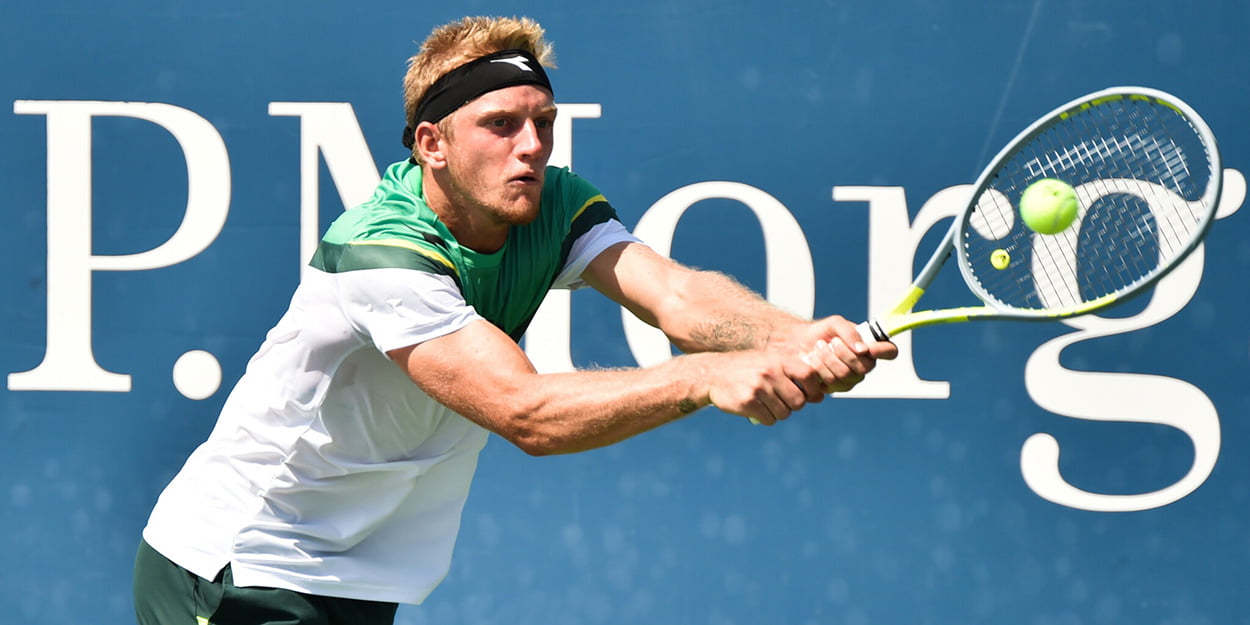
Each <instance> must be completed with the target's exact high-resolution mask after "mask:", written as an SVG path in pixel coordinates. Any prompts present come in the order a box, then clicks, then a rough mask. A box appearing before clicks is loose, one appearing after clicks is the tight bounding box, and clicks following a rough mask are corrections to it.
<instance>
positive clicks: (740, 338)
mask: <svg viewBox="0 0 1250 625" xmlns="http://www.w3.org/2000/svg"><path fill="white" fill-rule="evenodd" d="M551 64H552V57H551V46H550V44H548V43H547V42H546V41H545V40H544V35H543V30H542V28H541V27H540V26H539V25H538V24H536V23H534V22H533V21H530V20H528V19H496V18H466V19H463V20H460V21H457V22H454V23H451V24H448V25H446V26H443V27H440V28H438V29H436V30H435V31H434V32H433V33H432V34H431V36H430V37H429V38H428V39H427V40H426V41H425V42H424V43H423V44H422V46H421V49H420V51H419V53H418V54H417V55H416V56H415V57H413V58H412V59H411V60H410V65H409V70H408V73H407V75H406V77H405V80H404V91H405V101H406V109H407V117H408V120H407V121H408V125H407V127H406V128H405V131H404V144H405V145H406V146H407V147H409V148H410V149H411V157H410V158H409V159H407V160H405V161H402V162H399V163H396V164H394V165H391V166H390V167H389V168H388V169H387V170H386V173H385V176H384V177H383V180H382V182H381V183H380V184H379V185H378V187H377V189H376V191H375V192H374V194H373V197H372V198H371V199H370V200H369V201H367V202H365V203H364V204H363V205H361V206H358V207H355V208H352V209H350V210H348V211H345V212H344V213H343V215H342V216H341V217H339V219H338V220H337V221H335V222H334V224H333V225H332V226H331V227H330V228H329V231H328V232H327V233H326V235H325V237H324V239H323V240H322V241H321V243H320V246H319V248H318V249H317V252H316V255H315V257H314V258H313V260H312V267H313V271H310V272H308V275H307V276H306V277H305V278H304V279H303V281H302V282H301V283H300V285H299V287H298V289H297V290H296V291H295V294H294V295H293V296H292V300H291V304H290V308H289V310H288V311H287V312H286V314H285V315H284V316H283V317H282V318H281V319H280V320H279V321H278V323H277V325H276V326H275V327H274V328H273V329H272V330H271V331H270V332H269V334H268V336H267V337H266V338H265V341H264V344H263V345H262V346H261V347H260V350H259V351H258V352H257V353H256V355H255V356H253V358H252V359H251V361H250V362H249V363H248V365H247V370H246V372H245V373H244V375H243V377H242V378H241V379H240V380H239V382H238V385H237V386H236V387H235V388H234V390H233V391H232V392H231V394H230V396H229V398H228V399H227V400H226V402H225V405H224V406H223V408H222V411H221V415H220V418H219V420H218V422H217V425H216V427H215V428H214V429H213V431H212V433H211V435H210V436H209V438H208V440H207V441H206V442H205V443H203V444H202V445H201V446H200V447H199V448H197V449H196V450H195V451H194V452H193V453H192V454H191V456H190V458H189V459H188V460H187V462H186V464H185V466H184V467H183V468H182V470H181V471H180V472H179V473H178V474H177V475H176V476H175V477H174V479H173V481H172V482H171V483H170V484H169V486H168V487H167V488H166V489H165V491H164V492H163V493H162V494H161V496H160V499H159V501H158V502H157V504H156V507H155V509H154V510H153V512H152V514H151V518H150V519H149V522H148V524H147V526H146V528H145V529H144V531H143V540H142V541H141V543H140V547H139V552H138V555H137V559H136V565H135V581H134V590H135V605H136V611H137V615H138V621H139V623H141V624H143V625H177V624H183V623H185V624H187V625H191V624H197V623H198V624H199V625H204V624H205V623H214V624H216V625H242V624H259V623H317V624H321V625H373V624H381V623H388V624H389V623H393V622H394V617H395V612H396V609H397V605H398V604H399V603H421V602H422V601H423V600H424V599H425V598H426V597H427V596H428V595H429V594H430V592H431V591H433V590H434V588H435V586H437V585H438V584H439V583H440V582H441V581H442V579H443V578H444V577H445V576H446V574H447V572H448V569H449V567H450V561H451V554H452V546H453V543H454V542H455V539H456V534H457V531H458V529H459V526H460V516H461V510H462V508H463V506H464V503H465V499H466V497H467V496H468V492H469V483H470V481H471V480H472V477H473V473H474V469H475V467H476V464H477V458H478V452H479V451H480V450H481V449H482V447H483V445H485V443H486V439H487V436H488V433H490V432H494V433H495V434H497V435H499V436H501V437H503V438H504V439H506V440H508V441H510V442H511V443H513V444H515V445H516V446H518V447H520V448H521V449H523V450H525V451H526V452H528V453H530V454H533V455H545V454H558V453H569V452H577V451H582V450H587V449H593V448H596V447H602V446H604V445H610V444H612V443H616V442H618V441H621V440H623V439H626V438H629V437H631V436H634V435H636V434H639V433H641V432H645V431H647V430H650V429H652V428H655V427H658V426H661V425H664V424H666V423H669V422H672V421H675V420H677V419H680V418H682V417H685V416H687V415H689V414H690V413H692V412H694V411H696V410H698V409H699V408H701V407H704V406H708V405H713V404H714V405H715V406H717V407H718V408H719V409H720V410H722V411H725V412H728V413H733V414H737V415H742V416H744V417H751V418H754V419H756V420H758V421H759V422H760V423H763V424H765V425H772V424H774V423H776V422H777V421H779V420H782V419H785V418H787V417H788V416H789V415H790V414H791V413H792V412H794V411H795V410H798V409H800V408H802V407H803V406H804V405H805V404H807V403H809V402H818V401H821V399H823V398H824V396H825V393H826V392H833V391H843V390H847V389H850V388H851V387H853V386H854V385H855V384H856V383H858V382H859V381H860V380H862V379H863V377H864V375H865V374H867V373H868V372H869V371H870V370H871V369H872V368H873V366H874V365H875V363H876V360H877V359H878V358H893V357H894V356H895V355H896V349H895V348H894V346H893V345H892V344H890V343H876V344H872V345H871V346H866V345H864V343H863V341H862V340H861V339H860V337H859V335H858V334H857V333H856V332H855V329H854V324H852V323H850V322H849V321H847V320H845V319H842V318H841V317H830V318H826V319H821V320H817V321H811V320H804V319H799V318H796V317H793V316H791V315H789V314H787V313H784V312H782V311H780V310H778V309H776V308H774V307H772V306H770V305H769V304H767V303H766V302H765V301H764V300H763V299H761V298H760V297H759V296H757V295H756V294H754V293H752V292H750V291H748V290H746V289H745V288H743V287H741V286H739V285H738V284H737V283H735V282H734V281H733V280H731V279H729V278H728V277H726V276H723V275H720V274H717V273H712V272H704V271H695V270H692V269H689V268H686V267H683V266H681V265H679V264H677V263H675V262H673V261H671V260H669V259H667V258H664V257H662V256H660V255H658V254H656V253H655V252H653V251H652V250H651V249H649V248H648V247H647V246H646V245H644V244H642V243H641V242H639V241H638V240H637V239H636V238H634V237H633V236H632V235H631V234H630V233H629V232H628V231H627V230H626V229H625V228H624V227H623V226H622V224H621V223H620V222H619V221H617V218H616V214H615V211H614V210H613V208H612V206H611V205H610V204H609V203H608V202H607V200H605V199H604V197H603V195H602V194H600V192H599V191H598V190H597V189H596V188H595V187H594V186H592V185H591V184H590V183H588V182H587V181H585V180H583V179H581V178H579V177H577V176H576V175H574V174H572V173H571V172H569V171H568V170H567V169H557V168H552V167H547V160H548V158H549V157H550V155H551V150H552V143H553V141H552V127H553V125H554V121H555V119H556V114H557V112H556V105H555V101H554V96H553V91H552V86H551V83H550V81H549V78H548V76H547V73H546V70H545V68H544V66H551ZM584 285H589V286H591V287H594V288H595V289H597V290H598V291H600V292H602V293H604V294H605V295H607V296H608V297H610V298H612V299H613V300H615V301H617V302H619V303H620V304H622V305H624V306H626V307H628V308H629V309H630V310H631V311H633V312H634V313H635V314H637V315H638V316H639V317H640V318H642V319H644V320H645V321H647V322H648V323H651V324H653V325H655V326H657V327H659V328H660V329H661V330H663V331H664V332H665V333H666V334H667V335H668V336H669V337H670V339H671V340H672V341H673V343H674V344H676V345H677V346H678V347H680V348H681V349H682V350H684V351H685V352H687V355H682V356H679V357H677V358H674V359H672V360H671V361H669V362H666V363H664V364H662V365H658V366H655V367H651V368H638V369H624V370H612V371H578V372H573V373H559V374H550V375H540V374H538V373H537V372H536V371H535V370H534V368H533V366H532V365H531V364H530V362H529V361H528V360H527V358H526V357H525V354H524V352H523V351H522V350H521V349H520V348H519V347H518V345H517V341H518V340H519V339H520V338H521V335H522V334H523V333H524V332H525V328H526V325H527V324H528V322H529V321H530V319H531V317H532V316H533V315H534V313H535V311H536V310H537V309H538V306H539V304H540V303H541V302H542V300H543V297H544V295H545V294H546V293H547V291H548V290H550V289H553V288H555V289H572V288H577V287H580V286H584Z"/></svg>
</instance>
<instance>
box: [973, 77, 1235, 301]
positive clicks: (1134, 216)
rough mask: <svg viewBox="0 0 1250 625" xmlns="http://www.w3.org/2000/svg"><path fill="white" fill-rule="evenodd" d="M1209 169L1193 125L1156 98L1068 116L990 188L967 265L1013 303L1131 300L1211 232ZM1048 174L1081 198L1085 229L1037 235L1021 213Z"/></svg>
mask: <svg viewBox="0 0 1250 625" xmlns="http://www.w3.org/2000/svg"><path fill="white" fill-rule="evenodd" d="M1209 163H1210V158H1209V155H1208V154H1207V146H1206V145H1205V144H1204V143H1203V141H1202V138H1201V136H1200V134H1199V133H1198V132H1197V131H1196V130H1195V129H1194V128H1193V126H1192V125H1191V124H1190V123H1189V121H1188V120H1187V119H1186V118H1185V117H1184V116H1183V115H1181V114H1180V113H1179V112H1178V111H1177V110H1175V109H1173V108H1171V107H1168V106H1166V105H1162V104H1159V103H1158V102H1157V101H1155V100H1153V99H1150V100H1147V99H1140V98H1130V97H1124V98H1118V99H1114V100H1111V101H1107V102H1103V103H1098V104H1095V105H1092V106H1085V107H1082V108H1079V109H1076V110H1072V111H1069V112H1068V113H1066V114H1065V115H1062V116H1060V117H1057V118H1056V119H1055V120H1054V121H1053V123H1051V124H1050V125H1049V126H1047V127H1046V128H1045V129H1044V130H1042V131H1041V132H1039V133H1037V134H1035V135H1034V136H1033V138H1032V139H1030V140H1029V141H1027V142H1026V143H1025V144H1024V145H1023V146H1021V147H1020V148H1019V149H1018V150H1017V151H1016V152H1015V153H1014V155H1012V156H1010V157H1009V158H1008V159H1006V160H1005V161H1004V162H1002V163H1001V164H1000V167H999V168H998V172H997V174H996V175H994V176H993V177H992V178H991V179H989V180H988V181H987V182H986V185H985V187H984V189H982V191H981V192H980V193H979V195H978V198H977V201H976V202H975V204H974V205H973V208H972V211H971V212H970V213H969V215H968V218H967V219H966V220H965V223H964V226H963V232H962V233H961V236H962V245H961V249H960V250H959V253H960V254H963V255H964V259H962V262H961V267H964V268H965V275H966V277H967V278H968V280H969V284H970V286H972V287H973V290H974V291H977V292H978V294H979V295H981V296H982V298H983V299H986V300H987V301H989V302H990V303H992V304H995V305H998V306H1005V307H1009V308H1016V309H1024V310H1035V311H1040V310H1056V309H1072V308H1077V307H1080V306H1082V305H1084V304H1086V303H1089V302H1092V301H1095V300H1098V299H1100V298H1104V297H1107V296H1113V295H1119V294H1123V293H1125V292H1126V291H1130V290H1132V289H1133V287H1134V286H1135V285H1137V284H1140V283H1143V282H1145V281H1147V280H1149V279H1151V278H1152V277H1153V276H1154V275H1155V274H1157V273H1158V272H1159V271H1161V270H1162V269H1163V268H1164V267H1166V266H1167V265H1169V264H1170V263H1171V262H1172V261H1173V260H1174V259H1176V258H1178V257H1179V256H1182V255H1184V254H1185V253H1186V252H1187V251H1188V250H1189V249H1190V248H1192V247H1193V245H1194V244H1195V239H1196V238H1197V237H1199V236H1200V235H1201V230H1202V228H1203V227H1204V225H1205V220H1206V219H1207V213H1208V212H1209V211H1208V210H1207V208H1206V207H1205V206H1204V203H1203V199H1204V195H1205V193H1206V190H1207V186H1208V185H1210V184H1211V181H1212V173H1211V171H1210V169H1209V166H1208V164H1209ZM1042 178H1056V179H1059V180H1063V181H1064V182H1066V183H1068V184H1070V185H1072V186H1073V187H1074V188H1075V189H1076V193H1077V199H1078V204H1079V209H1078V212H1077V219H1076V221H1075V223H1074V224H1073V225H1072V226H1071V227H1069V228H1068V229H1066V230H1064V231H1063V232H1061V233H1058V234H1055V235H1042V234H1037V233H1034V232H1033V231H1031V230H1030V229H1029V228H1028V227H1027V226H1025V225H1024V224H1023V223H1022V221H1021V220H1020V218H1019V214H1018V212H1017V211H1016V208H1015V207H1016V204H1017V203H1018V202H1019V199H1020V195H1021V194H1022V193H1023V191H1024V189H1025V188H1027V187H1028V186H1029V185H1031V184H1033V183H1034V182H1036V181H1038V180H1040V179H1042ZM1004 253H1005V256H1006V257H1007V258H1009V259H1010V260H1009V262H1007V263H1005V266H1004V263H1003V262H1002V260H1001V259H1002V257H1003V256H1004ZM995 257H997V258H998V259H999V260H998V262H994V258H995Z"/></svg>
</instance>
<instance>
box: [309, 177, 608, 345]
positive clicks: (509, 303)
mask: <svg viewBox="0 0 1250 625" xmlns="http://www.w3.org/2000/svg"><path fill="white" fill-rule="evenodd" d="M541 202H542V204H541V206H542V208H541V210H540V211H539V215H538V217H537V218H536V219H535V220H534V221H533V222H531V223H529V224H526V225H524V226H513V227H511V228H510V230H509V232H508V239H507V241H506V242H505V243H504V246H503V248H501V249H500V250H499V251H498V252H495V253H492V254H482V253H479V252H476V251H474V250H471V249H469V248H465V247H461V246H460V244H459V243H458V242H457V241H456V238H455V237H454V236H453V235H452V234H451V231H449V230H448V229H447V227H446V226H445V225H444V224H443V223H442V221H440V220H439V219H438V216H437V215H435V213H434V211H433V210H431V209H430V208H429V206H427V205H426V203H425V201H424V196H423V193H422V189H421V168H420V167H419V166H417V165H414V164H412V163H410V162H408V161H403V162H400V163H395V164H393V165H391V166H390V167H388V168H387V170H386V173H385V175H384V176H383V178H382V181H381V183H379V184H378V187H377V189H375V190H374V193H373V196H372V197H371V198H370V199H369V200H368V201H366V202H365V203H363V204H361V205H359V206H356V207H354V208H351V209H349V210H347V211H344V212H343V214H342V215H340V216H339V217H338V219H336V220H335V221H334V223H333V224H331V225H330V228H329V230H328V231H327V232H326V235H325V237H323V238H322V240H321V243H320V244H319V245H318V247H317V252H316V254H315V255H314V256H313V260H312V263H311V264H312V266H313V267H316V268H317V269H320V270H322V271H327V272H331V273H338V272H344V271H354V270H360V269H378V268H384V267H398V268H404V269H412V270H414V271H424V272H427V273H435V274H438V275H445V276H450V277H451V278H452V279H453V280H455V282H456V285H457V286H459V287H460V291H461V293H462V294H463V295H464V298H465V301H466V302H468V304H469V305H471V306H473V307H474V308H475V309H476V310H477V312H478V314H480V315H482V316H483V317H484V318H486V319H487V320H489V321H490V322H491V323H494V324H495V325H496V326H498V327H499V328H500V329H502V330H503V331H504V332H506V333H507V334H508V335H509V336H511V337H512V338H513V339H514V340H520V338H521V335H522V334H524V333H525V328H526V327H528V325H529V322H530V320H531V319H532V318H533V316H534V313H535V312H537V310H538V307H539V305H540V304H542V300H543V298H544V297H545V296H546V294H547V291H548V289H550V288H551V285H552V284H553V283H554V281H555V278H556V276H557V274H558V273H559V271H560V269H561V268H562V267H563V266H564V264H565V262H566V261H567V260H568V256H569V253H570V251H571V249H572V247H573V243H574V242H575V241H576V240H577V238H578V237H580V236H582V235H583V234H585V233H586V232H587V231H589V230H590V229H591V228H592V227H594V226H595V225H598V224H601V223H604V222H606V221H608V220H610V219H615V218H616V211H615V210H613V208H612V206H611V205H610V204H608V202H607V200H605V199H604V197H603V195H602V194H601V193H599V190H598V189H596V188H595V187H594V186H593V185H591V184H590V183H589V182H587V181H585V180H583V179H582V178H580V177H578V176H577V175H576V174H574V173H572V172H571V171H569V170H568V169H567V168H557V167H548V168H547V171H546V176H545V180H544V183H543V190H542V200H541Z"/></svg>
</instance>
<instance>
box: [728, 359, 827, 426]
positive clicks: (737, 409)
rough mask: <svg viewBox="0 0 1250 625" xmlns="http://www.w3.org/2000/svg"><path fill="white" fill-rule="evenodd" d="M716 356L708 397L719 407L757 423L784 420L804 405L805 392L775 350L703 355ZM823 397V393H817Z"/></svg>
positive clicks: (785, 361) (773, 422) (765, 423)
mask: <svg viewBox="0 0 1250 625" xmlns="http://www.w3.org/2000/svg"><path fill="white" fill-rule="evenodd" d="M706 356H707V357H710V358H715V359H716V361H717V362H716V368H715V369H714V370H713V371H711V375H710V376H709V379H710V382H709V388H708V399H709V400H710V401H711V403H712V405H714V406H716V407H717V408H720V409H721V410H723V411H725V412H729V413H733V414H736V415H741V416H744V417H747V418H749V419H751V421H752V422H754V423H756V424H761V425H773V424H775V423H776V422H778V421H782V420H785V419H787V418H789V416H790V415H791V414H792V413H793V412H794V411H796V410H799V409H800V408H802V407H803V406H805V405H806V404H807V401H808V398H807V394H806V393H805V392H804V389H803V388H800V387H799V386H796V385H795V383H794V381H793V380H792V379H791V377H790V376H789V375H788V374H787V372H786V370H787V360H789V359H787V358H785V357H784V356H783V355H782V354H780V353H778V352H775V351H745V352H729V353H718V354H707V355H706ZM821 398H823V395H821Z"/></svg>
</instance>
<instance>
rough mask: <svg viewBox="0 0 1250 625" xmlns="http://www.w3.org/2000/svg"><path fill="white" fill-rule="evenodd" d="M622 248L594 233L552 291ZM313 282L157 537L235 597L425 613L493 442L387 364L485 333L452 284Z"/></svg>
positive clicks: (392, 275) (324, 276)
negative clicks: (230, 582) (471, 327)
mask: <svg viewBox="0 0 1250 625" xmlns="http://www.w3.org/2000/svg"><path fill="white" fill-rule="evenodd" d="M623 241H637V239H635V238H634V237H633V236H632V235H631V234H629V233H628V232H627V231H626V230H625V229H624V228H623V227H622V226H621V225H620V223H619V222H617V221H615V220H612V221H608V222H605V223H602V224H599V225H596V226H594V227H593V228H591V229H590V230H589V232H587V233H586V234H584V235H582V236H581V237H579V238H578V239H577V241H576V242H575V244H574V245H573V248H572V250H571V252H570V253H569V255H568V260H567V261H566V262H565V264H564V266H563V268H562V270H561V272H560V274H559V276H558V277H557V278H556V281H555V285H554V287H553V288H576V287H578V286H581V282H580V274H581V273H582V271H583V270H584V269H585V268H586V266H587V265H588V264H589V263H590V261H591V260H592V259H594V257H595V256H597V255H598V254H599V253H601V252H602V251H604V250H605V249H607V248H608V247H609V246H611V245H614V244H616V243H619V242H623ZM307 274H308V275H306V276H305V278H304V280H303V281H302V282H301V284H300V286H299V288H298V289H297V290H296V292H295V294H294V296H293V297H292V300H291V305H290V308H289V310H288V311H287V313H286V314H285V315H284V316H283V317H282V319H281V320H280V321H279V322H278V324H277V325H276V326H275V327H274V328H273V329H272V330H271V331H270V332H269V334H268V336H267V337H266V339H265V342H264V344H263V345H262V346H261V348H260V350H259V351H258V352H257V353H256V355H255V356H253V357H252V359H251V361H250V362H249V363H248V365H247V370H246V372H245V373H244V375H243V377H242V378H241V379H240V380H239V383H238V384H237V385H236V386H235V388H234V390H233V391H232V392H231V394H230V396H229V398H228V399H227V400H226V402H225V405H224V407H223V408H222V411H221V416H220V418H219V420H218V422H217V425H216V427H215V428H214V429H213V432H212V434H211V435H210V436H209V438H208V440H207V441H206V442H205V443H203V444H202V445H201V446H200V447H198V448H197V449H196V450H195V451H194V452H193V453H192V454H191V456H190V458H189V459H188V460H187V462H186V464H185V465H184V466H183V468H182V470H181V471H180V472H179V473H178V474H177V475H176V476H175V477H174V479H173V481H172V482H171V483H170V484H169V486H168V487H167V488H166V489H165V491H164V492H163V493H162V494H161V496H160V499H159V501H158V502H157V504H156V507H155V509H154V510H153V512H152V515H151V518H150V519H149V521H148V525H147V527H146V528H145V529H144V531H143V537H144V539H145V540H146V541H147V542H148V543H149V544H150V545H151V546H152V547H153V548H154V549H156V550H157V551H158V552H160V553H161V554H163V555H164V556H165V557H167V558H169V559H170V560H172V561H174V562H175V563H177V564H178V565H180V566H182V567H183V568H185V569H187V570H189V571H191V572H193V573H195V574H196V575H199V576H200V577H203V578H205V579H213V578H214V577H215V576H216V575H217V574H218V572H220V571H221V570H222V568H224V567H225V566H226V565H227V564H229V565H230V566H231V570H232V572H233V576H234V583H235V585H237V586H264V587H272V588H286V589H290V590H295V591H299V592H304V593H308V594H315V595H323V596H334V597H348V598H354V599H365V600H371V601H389V602H397V603H421V602H422V601H423V600H424V599H425V598H426V597H427V596H428V595H429V594H430V592H432V591H433V590H434V588H435V587H436V586H437V585H438V584H439V583H440V582H441V581H442V580H443V578H444V577H445V576H446V575H447V572H448V570H449V567H450V562H451V554H452V548H453V546H454V543H455V539H456V535H457V533H458V531H459V527H460V516H461V511H462V510H463V507H464V503H465V499H466V498H467V496H468V493H469V484H470V482H471V480H472V478H473V473H474V470H475V469H476V466H477V458H478V453H479V452H480V451H481V449H482V447H483V446H484V445H485V444H486V439H487V431H486V430H484V429H482V428H481V427H479V426H478V425H476V424H475V423H473V422H472V421H470V420H468V419H466V418H463V417H461V416H460V415H458V414H456V413H454V412H452V411H451V410H450V409H448V408H446V407H444V406H443V405H441V404H439V403H438V402H436V401H434V400H433V399H431V398H430V397H429V396H428V395H426V394H425V393H424V392H422V390H421V389H420V388H419V387H418V386H417V385H416V384H414V383H413V382H412V381H411V380H410V379H409V378H408V376H407V374H406V373H405V372H404V371H403V370H402V369H401V368H400V367H399V366H397V365H396V364H395V363H394V362H392V361H391V360H390V359H389V358H388V357H387V356H386V352H387V351H389V350H392V349H397V348H400V347H405V346H408V345H414V344H418V343H421V342H423V341H427V340H430V339H433V338H437V337H439V336H443V335H445V334H448V333H451V332H455V331H457V330H459V329H461V328H463V327H464V326H466V325H468V324H470V323H475V322H485V320H484V319H483V318H482V317H481V316H479V315H478V314H477V311H475V310H474V309H473V308H472V307H471V306H469V305H468V304H467V303H466V302H465V300H464V298H463V297H462V295H461V293H460V291H459V289H458V288H457V285H456V284H455V282H454V281H453V280H452V278H451V277H448V276H440V275H435V274H432V273H424V272H420V271H413V270H410V269H398V268H381V269H366V270H359V271H347V272H343V273H325V272H321V271H317V270H310V271H309V272H307ZM396 284H402V285H404V287H403V289H402V290H400V291H399V292H398V293H397V289H396ZM383 285H385V287H386V288H375V287H381V286H383ZM378 293H386V295H385V296H378V295H376V294H378Z"/></svg>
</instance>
